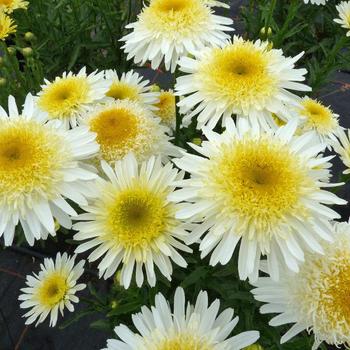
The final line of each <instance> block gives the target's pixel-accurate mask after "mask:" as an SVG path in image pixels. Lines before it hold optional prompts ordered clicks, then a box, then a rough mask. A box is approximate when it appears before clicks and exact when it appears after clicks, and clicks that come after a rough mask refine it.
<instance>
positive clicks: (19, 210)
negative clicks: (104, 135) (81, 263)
mask: <svg viewBox="0 0 350 350" xmlns="http://www.w3.org/2000/svg"><path fill="white" fill-rule="evenodd" d="M0 121H1V123H0V236H2V235H4V239H5V245H6V246H8V245H11V244H12V241H13V238H14V233H15V228H16V226H17V225H18V224H19V223H20V224H21V226H22V229H23V232H24V235H25V237H26V239H27V241H28V243H29V244H30V245H33V244H34V240H35V239H41V238H42V239H46V238H47V236H48V234H51V235H55V224H54V218H55V219H57V221H58V222H59V223H60V224H61V225H62V226H64V227H67V228H69V227H70V226H71V220H70V218H69V215H76V211H75V210H74V209H73V208H72V207H71V206H70V204H68V203H67V201H66V198H68V199H70V200H72V201H73V202H75V203H77V204H79V205H82V204H86V203H87V202H86V199H85V193H86V191H87V188H88V183H89V182H90V180H93V179H95V178H96V175H95V174H94V173H93V172H91V171H90V170H88V169H87V168H85V167H84V165H82V164H81V163H80V161H81V160H84V159H87V158H91V157H92V156H94V155H95V154H96V152H97V151H98V145H97V143H96V142H95V137H96V135H94V134H93V133H90V132H89V131H88V130H87V128H85V127H79V128H76V129H74V130H70V131H66V130H64V129H62V128H61V127H60V123H57V122H55V123H54V122H48V123H47V122H46V119H45V116H44V115H42V114H40V113H39V112H38V111H36V110H35V109H34V102H33V97H32V96H31V95H28V96H27V98H26V101H25V104H24V107H23V111H22V112H21V113H19V112H18V109H17V106H16V102H15V100H14V98H13V97H12V96H10V97H9V115H8V114H7V113H6V112H5V110H4V109H3V108H2V107H0Z"/></svg>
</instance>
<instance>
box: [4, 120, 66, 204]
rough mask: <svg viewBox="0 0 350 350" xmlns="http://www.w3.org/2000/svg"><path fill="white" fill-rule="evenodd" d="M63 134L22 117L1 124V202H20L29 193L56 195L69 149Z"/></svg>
mask: <svg viewBox="0 0 350 350" xmlns="http://www.w3.org/2000/svg"><path fill="white" fill-rule="evenodd" d="M66 152H68V150H67V149H65V147H64V142H63V140H62V139H61V137H60V136H59V135H58V134H56V133H54V132H53V131H51V130H50V129H48V128H46V127H45V126H43V125H41V124H37V123H36V122H33V121H26V120H24V119H20V120H19V119H18V120H16V121H13V122H8V123H3V124H2V125H1V126H0V198H1V199H0V203H4V202H7V203H8V204H10V203H11V204H12V205H15V206H17V204H20V203H21V202H23V201H25V198H26V197H27V196H35V195H36V194H37V195H40V194H41V195H42V194H45V195H47V196H50V195H51V194H52V195H54V188H55V184H56V183H57V182H59V181H61V180H62V176H63V175H62V174H57V170H58V169H60V168H61V167H62V166H63V164H64V162H65V160H66V157H67V156H68V157H69V155H70V154H69V153H68V154H66Z"/></svg>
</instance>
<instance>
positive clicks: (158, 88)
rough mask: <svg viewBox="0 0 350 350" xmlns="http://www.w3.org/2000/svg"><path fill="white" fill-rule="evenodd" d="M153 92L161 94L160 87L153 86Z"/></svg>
mask: <svg viewBox="0 0 350 350" xmlns="http://www.w3.org/2000/svg"><path fill="white" fill-rule="evenodd" d="M151 91H152V92H159V91H160V87H159V86H158V85H157V84H153V85H152V86H151Z"/></svg>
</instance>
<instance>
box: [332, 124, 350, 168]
mask: <svg viewBox="0 0 350 350" xmlns="http://www.w3.org/2000/svg"><path fill="white" fill-rule="evenodd" d="M337 136H338V139H337V140H336V141H334V142H333V143H332V146H333V149H334V151H335V152H336V153H338V154H339V156H340V158H341V160H342V161H343V163H344V165H345V166H346V168H347V169H346V170H344V172H343V173H344V174H350V129H347V130H343V129H339V130H338V133H337Z"/></svg>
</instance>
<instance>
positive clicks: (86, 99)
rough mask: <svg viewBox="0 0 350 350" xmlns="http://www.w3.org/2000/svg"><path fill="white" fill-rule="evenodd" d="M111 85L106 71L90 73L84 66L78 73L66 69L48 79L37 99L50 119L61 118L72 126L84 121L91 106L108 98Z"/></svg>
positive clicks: (67, 124) (39, 105)
mask: <svg viewBox="0 0 350 350" xmlns="http://www.w3.org/2000/svg"><path fill="white" fill-rule="evenodd" d="M108 87H109V83H108V81H106V80H105V79H104V72H99V73H97V71H95V72H93V73H91V74H89V75H88V74H87V73H86V68H85V67H84V68H82V69H81V70H80V71H79V73H78V74H73V73H72V72H69V73H66V72H64V73H63V75H62V77H56V78H55V80H54V81H53V82H50V81H48V80H46V79H45V85H42V86H41V88H42V90H41V91H40V92H39V93H38V97H37V101H36V102H37V105H38V107H39V108H40V110H41V111H43V112H45V113H46V114H47V118H48V119H59V120H61V121H62V122H63V125H64V127H65V128H66V129H68V128H69V127H70V126H72V127H75V126H77V125H78V124H79V123H80V121H81V119H82V118H83V116H84V114H85V113H86V112H87V111H88V110H89V107H90V106H91V105H94V104H95V103H97V102H100V101H102V100H103V99H104V98H105V94H106V92H107V91H108Z"/></svg>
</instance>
